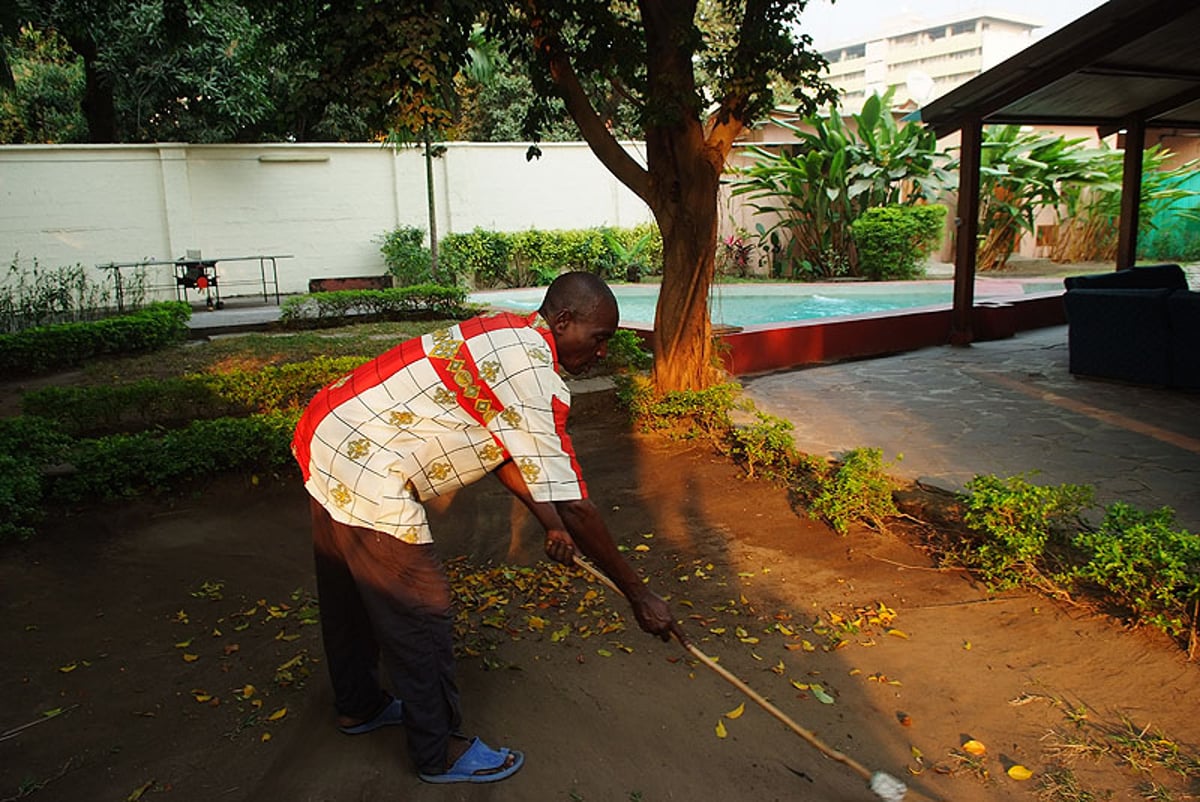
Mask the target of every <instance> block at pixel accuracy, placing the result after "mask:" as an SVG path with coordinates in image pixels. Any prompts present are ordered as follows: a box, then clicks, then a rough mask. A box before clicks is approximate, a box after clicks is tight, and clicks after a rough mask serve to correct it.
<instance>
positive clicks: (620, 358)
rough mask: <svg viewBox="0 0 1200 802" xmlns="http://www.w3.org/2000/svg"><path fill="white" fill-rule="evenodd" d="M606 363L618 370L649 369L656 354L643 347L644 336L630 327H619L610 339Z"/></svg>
mask: <svg viewBox="0 0 1200 802" xmlns="http://www.w3.org/2000/svg"><path fill="white" fill-rule="evenodd" d="M604 362H605V364H606V365H607V366H608V367H610V368H612V369H613V370H617V371H626V370H649V369H650V366H651V365H652V364H654V355H653V354H651V353H650V352H649V351H647V350H646V349H645V348H643V347H642V338H641V337H638V336H637V334H635V333H634V332H632V331H630V330H629V329H617V330H616V331H615V332H613V336H612V337H610V338H609V340H608V356H606V357H605V358H604Z"/></svg>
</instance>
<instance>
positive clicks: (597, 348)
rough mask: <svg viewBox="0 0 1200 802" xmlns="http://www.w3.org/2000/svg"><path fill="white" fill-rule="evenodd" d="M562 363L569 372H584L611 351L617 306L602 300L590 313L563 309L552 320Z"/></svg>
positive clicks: (559, 359) (615, 328)
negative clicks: (609, 341) (582, 314)
mask: <svg viewBox="0 0 1200 802" xmlns="http://www.w3.org/2000/svg"><path fill="white" fill-rule="evenodd" d="M551 328H552V330H553V332H554V342H555V345H556V346H557V347H558V363H559V364H560V365H562V367H563V369H564V370H566V371H567V372H568V373H583V372H584V371H585V370H587V369H588V368H589V367H591V366H592V364H593V363H594V362H595V361H596V360H597V359H603V358H604V355H605V354H607V353H608V340H609V338H610V337H612V335H613V332H614V331H616V330H617V307H616V305H615V304H612V303H602V304H600V306H598V307H597V308H596V311H595V312H593V313H592V314H591V315H590V316H589V317H581V316H577V315H575V314H573V313H572V312H570V311H566V310H564V311H561V312H559V313H558V314H557V315H555V317H554V320H553V321H552V322H551Z"/></svg>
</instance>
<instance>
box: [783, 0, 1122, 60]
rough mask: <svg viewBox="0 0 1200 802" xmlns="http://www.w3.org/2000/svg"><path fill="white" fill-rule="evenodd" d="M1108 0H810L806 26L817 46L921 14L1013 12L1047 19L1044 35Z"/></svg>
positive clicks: (935, 16)
mask: <svg viewBox="0 0 1200 802" xmlns="http://www.w3.org/2000/svg"><path fill="white" fill-rule="evenodd" d="M1102 4H1103V0H990V1H989V0H837V2H832V0H809V3H808V6H807V8H805V9H804V13H803V14H802V15H801V17H800V27H801V29H802V30H803V31H805V32H806V33H808V34H809V35H810V36H812V38H813V46H814V48H815V49H816V50H825V49H827V48H829V47H831V46H833V45H838V44H843V43H846V42H849V41H854V40H859V41H861V40H865V39H868V38H870V37H871V36H873V35H876V34H879V33H881V32H882V31H885V30H889V29H891V28H893V27H894V24H893V23H895V22H896V21H897V20H898V19H901V18H903V17H906V16H909V15H917V16H920V17H923V18H925V19H929V20H937V19H938V18H941V17H945V16H947V15H954V14H960V13H962V14H967V13H980V12H984V11H990V12H992V13H1009V14H1015V15H1018V16H1021V17H1025V18H1028V19H1029V20H1030V21H1033V22H1040V23H1043V24H1044V25H1045V26H1046V27H1045V29H1043V30H1040V31H1038V36H1039V37H1040V36H1044V35H1046V34H1047V33H1050V32H1052V31H1055V30H1057V29H1059V28H1061V27H1062V26H1063V25H1066V24H1067V23H1069V22H1071V21H1073V20H1075V19H1078V18H1079V17H1081V16H1083V15H1084V14H1086V13H1087V12H1089V11H1091V10H1092V9H1094V8H1096V7H1097V6H1099V5H1102Z"/></svg>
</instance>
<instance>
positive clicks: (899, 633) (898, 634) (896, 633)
mask: <svg viewBox="0 0 1200 802" xmlns="http://www.w3.org/2000/svg"><path fill="white" fill-rule="evenodd" d="M887 634H889V635H891V636H892V637H893V638H903V639H904V640H908V633H907V632H905V631H904V630H902V629H889V630H888V631H887Z"/></svg>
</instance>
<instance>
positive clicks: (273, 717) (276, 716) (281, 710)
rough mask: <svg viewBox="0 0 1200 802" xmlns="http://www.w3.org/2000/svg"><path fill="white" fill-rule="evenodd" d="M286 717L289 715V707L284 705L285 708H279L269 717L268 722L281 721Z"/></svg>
mask: <svg viewBox="0 0 1200 802" xmlns="http://www.w3.org/2000/svg"><path fill="white" fill-rule="evenodd" d="M286 715H287V705H284V706H283V707H281V708H279V709H278V710H276V711H275V712H274V713H272V714H271V715H269V716H267V721H279V719H281V718H283V717H284V716H286Z"/></svg>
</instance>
